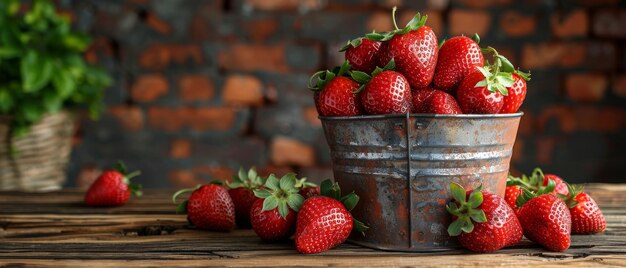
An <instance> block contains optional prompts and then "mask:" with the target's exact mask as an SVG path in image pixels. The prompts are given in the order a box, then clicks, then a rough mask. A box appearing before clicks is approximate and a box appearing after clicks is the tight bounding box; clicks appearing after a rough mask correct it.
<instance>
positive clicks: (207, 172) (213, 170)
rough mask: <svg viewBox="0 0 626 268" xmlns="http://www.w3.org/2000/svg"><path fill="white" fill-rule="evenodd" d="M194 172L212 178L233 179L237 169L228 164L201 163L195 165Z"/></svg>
mask: <svg viewBox="0 0 626 268" xmlns="http://www.w3.org/2000/svg"><path fill="white" fill-rule="evenodd" d="M193 172H194V173H195V174H197V175H199V176H204V177H208V178H209V179H210V180H221V181H232V178H233V175H235V171H234V170H233V169H232V168H229V167H226V166H209V165H199V166H195V167H193Z"/></svg>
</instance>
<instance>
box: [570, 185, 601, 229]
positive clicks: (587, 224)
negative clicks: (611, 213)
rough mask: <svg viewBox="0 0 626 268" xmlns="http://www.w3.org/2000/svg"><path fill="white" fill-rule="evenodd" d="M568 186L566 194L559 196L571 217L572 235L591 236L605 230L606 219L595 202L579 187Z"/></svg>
mask: <svg viewBox="0 0 626 268" xmlns="http://www.w3.org/2000/svg"><path fill="white" fill-rule="evenodd" d="M567 186H568V194H567V195H562V194H559V196H560V197H561V199H564V201H565V204H567V206H568V207H569V212H570V214H571V215H572V234H593V233H600V232H604V230H606V219H605V218H604V215H603V214H602V211H601V210H600V208H599V207H598V204H596V201H594V200H593V198H591V196H589V195H588V194H587V193H585V192H583V188H582V187H579V186H571V185H569V184H568V185H567Z"/></svg>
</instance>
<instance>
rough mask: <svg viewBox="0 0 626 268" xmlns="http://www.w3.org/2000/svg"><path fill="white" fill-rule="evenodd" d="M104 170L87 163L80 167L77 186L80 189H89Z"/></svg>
mask: <svg viewBox="0 0 626 268" xmlns="http://www.w3.org/2000/svg"><path fill="white" fill-rule="evenodd" d="M101 173H102V170H101V169H99V168H96V167H95V166H94V165H86V166H84V167H82V168H81V169H80V171H79V172H78V175H77V177H76V187H78V189H84V190H86V189H88V188H89V186H91V184H92V183H93V182H94V181H96V180H97V179H98V176H100V174H101Z"/></svg>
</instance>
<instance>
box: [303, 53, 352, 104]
mask: <svg viewBox="0 0 626 268" xmlns="http://www.w3.org/2000/svg"><path fill="white" fill-rule="evenodd" d="M348 69H350V65H349V64H348V61H345V62H344V64H343V65H342V66H341V67H340V68H339V69H335V70H334V71H329V70H326V71H320V72H317V73H315V74H314V75H313V76H312V77H311V81H314V80H317V81H316V84H315V85H309V88H310V89H311V90H313V91H315V96H314V99H315V107H316V108H317V111H318V113H319V114H320V115H322V116H355V115H361V114H363V108H362V105H361V102H360V100H359V95H358V94H357V93H356V92H357V90H358V89H359V84H358V83H357V82H354V81H352V80H351V79H350V78H348V77H345V76H343V74H344V73H345V72H346V71H348Z"/></svg>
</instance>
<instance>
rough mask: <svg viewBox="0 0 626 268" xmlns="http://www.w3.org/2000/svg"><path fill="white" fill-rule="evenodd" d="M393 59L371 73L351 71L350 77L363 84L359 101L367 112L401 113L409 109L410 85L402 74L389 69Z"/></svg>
mask: <svg viewBox="0 0 626 268" xmlns="http://www.w3.org/2000/svg"><path fill="white" fill-rule="evenodd" d="M394 66H395V65H394V61H393V60H392V61H390V62H389V63H388V64H387V65H386V66H385V68H384V69H380V68H378V67H376V69H375V70H374V72H372V75H371V76H370V75H368V74H366V73H364V72H360V71H353V72H352V78H353V79H354V80H356V81H357V82H359V83H362V84H363V85H362V86H361V88H360V89H359V90H360V91H361V90H362V91H361V93H360V94H361V103H362V104H363V108H364V109H365V111H366V112H367V113H368V114H403V113H407V112H410V111H411V107H412V106H413V105H412V104H411V99H412V97H411V87H410V86H409V83H408V82H407V80H406V78H404V76H402V74H400V73H398V72H395V71H391V69H393V68H394Z"/></svg>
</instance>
